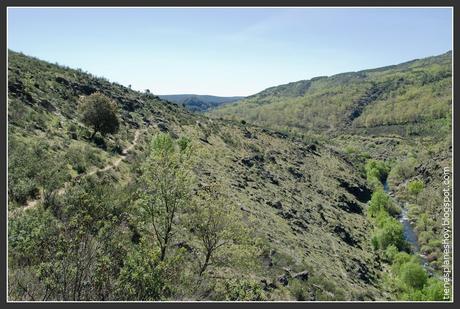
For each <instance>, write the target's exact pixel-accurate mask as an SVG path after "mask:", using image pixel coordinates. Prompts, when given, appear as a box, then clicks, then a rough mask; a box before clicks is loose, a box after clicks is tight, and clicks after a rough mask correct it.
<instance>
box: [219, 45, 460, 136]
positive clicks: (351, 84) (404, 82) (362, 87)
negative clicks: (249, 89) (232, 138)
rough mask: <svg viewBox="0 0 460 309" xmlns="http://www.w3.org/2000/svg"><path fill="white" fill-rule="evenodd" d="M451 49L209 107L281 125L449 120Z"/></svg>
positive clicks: (310, 127)
mask: <svg viewBox="0 0 460 309" xmlns="http://www.w3.org/2000/svg"><path fill="white" fill-rule="evenodd" d="M451 64H452V54H451V53H450V52H449V53H445V54H443V55H440V56H436V57H430V58H426V59H421V60H416V61H412V62H409V63H402V64H399V65H396V66H391V67H384V68H380V69H374V70H365V71H360V72H353V73H343V74H337V75H334V76H330V77H318V78H314V79H311V80H302V81H297V82H292V83H289V84H285V85H280V86H276V87H271V88H268V89H265V90H264V91H262V92H260V93H257V94H255V95H253V96H249V97H247V98H244V99H243V100H241V101H239V102H237V103H236V104H228V105H224V106H221V107H219V108H218V109H216V110H213V111H211V114H212V115H214V116H216V117H227V118H236V119H244V120H246V121H248V122H252V123H255V124H257V125H261V126H264V127H271V128H273V129H277V130H282V129H283V128H286V127H288V128H292V129H293V130H296V131H300V132H305V131H316V132H318V131H322V132H324V131H328V130H335V131H340V130H342V129H343V128H344V127H347V126H348V124H349V123H350V122H352V124H353V126H355V127H366V128H373V127H378V126H390V125H401V126H407V125H408V124H413V123H415V124H420V123H423V122H429V121H432V120H433V119H443V118H446V119H449V118H450V113H451V110H452V93H451V81H452V65H451Z"/></svg>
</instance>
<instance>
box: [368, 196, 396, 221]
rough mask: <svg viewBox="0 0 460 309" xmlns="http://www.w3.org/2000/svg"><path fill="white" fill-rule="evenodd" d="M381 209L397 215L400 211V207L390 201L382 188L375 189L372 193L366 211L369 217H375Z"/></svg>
mask: <svg viewBox="0 0 460 309" xmlns="http://www.w3.org/2000/svg"><path fill="white" fill-rule="evenodd" d="M381 211H386V212H388V213H389V214H390V215H392V216H397V215H399V214H400V213H401V210H400V208H399V207H398V206H397V205H395V204H394V203H393V202H392V201H391V198H390V196H389V195H388V194H386V193H385V192H383V191H382V190H377V191H375V192H374V193H373V194H372V197H371V201H370V202H369V208H368V213H369V215H370V216H371V217H375V216H377V215H378V214H379V213H380V212H381Z"/></svg>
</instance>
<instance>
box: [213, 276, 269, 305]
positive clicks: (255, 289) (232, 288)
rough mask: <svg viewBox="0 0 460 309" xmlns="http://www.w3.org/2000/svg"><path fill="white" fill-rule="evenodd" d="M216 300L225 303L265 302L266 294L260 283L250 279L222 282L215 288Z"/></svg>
mask: <svg viewBox="0 0 460 309" xmlns="http://www.w3.org/2000/svg"><path fill="white" fill-rule="evenodd" d="M214 293H215V295H214V298H215V299H216V300H225V301H263V300H266V295H265V292H264V291H263V290H262V287H261V285H260V283H258V282H256V281H254V280H248V279H228V280H220V281H218V283H217V284H216V286H215V291H214Z"/></svg>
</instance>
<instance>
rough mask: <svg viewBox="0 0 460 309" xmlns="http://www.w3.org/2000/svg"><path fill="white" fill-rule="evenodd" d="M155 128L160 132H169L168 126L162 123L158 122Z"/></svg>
mask: <svg viewBox="0 0 460 309" xmlns="http://www.w3.org/2000/svg"><path fill="white" fill-rule="evenodd" d="M157 128H158V129H159V130H160V131H161V132H168V131H169V128H168V126H167V125H166V124H165V123H163V122H160V123H158V124H157Z"/></svg>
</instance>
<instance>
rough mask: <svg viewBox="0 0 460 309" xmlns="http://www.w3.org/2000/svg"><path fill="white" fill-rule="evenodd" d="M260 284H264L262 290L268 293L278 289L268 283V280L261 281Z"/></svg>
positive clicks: (271, 283)
mask: <svg viewBox="0 0 460 309" xmlns="http://www.w3.org/2000/svg"><path fill="white" fill-rule="evenodd" d="M260 283H262V289H263V290H264V291H266V292H268V291H271V290H274V289H276V284H274V283H273V282H268V281H267V280H266V279H262V280H260Z"/></svg>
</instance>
